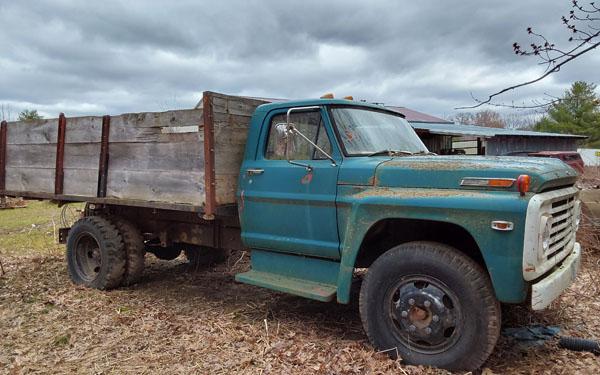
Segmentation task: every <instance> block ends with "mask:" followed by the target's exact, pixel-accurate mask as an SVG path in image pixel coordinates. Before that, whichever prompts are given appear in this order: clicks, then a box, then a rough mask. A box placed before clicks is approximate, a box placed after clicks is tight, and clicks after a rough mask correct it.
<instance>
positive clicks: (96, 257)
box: [67, 216, 126, 290]
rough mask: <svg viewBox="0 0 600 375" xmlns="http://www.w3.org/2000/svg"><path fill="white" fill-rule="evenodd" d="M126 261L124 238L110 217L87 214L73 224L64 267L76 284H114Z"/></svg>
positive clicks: (99, 286) (109, 286) (105, 286)
mask: <svg viewBox="0 0 600 375" xmlns="http://www.w3.org/2000/svg"><path fill="white" fill-rule="evenodd" d="M125 264H126V259H125V251H124V247H123V240H122V238H121V236H120V235H119V231H118V230H117V228H116V227H115V226H114V225H113V224H112V223H111V222H110V221H108V220H106V219H104V218H101V217H98V216H90V217H85V218H83V219H80V220H78V221H77V222H76V223H75V224H74V225H73V227H72V228H71V230H70V231H69V237H68V238H67V267H68V271H69V276H70V278H71V280H72V281H73V282H74V283H75V284H79V285H85V286H87V287H90V288H94V289H100V290H106V289H112V288H116V287H117V286H119V284H120V283H121V280H122V279H123V274H124V273H125Z"/></svg>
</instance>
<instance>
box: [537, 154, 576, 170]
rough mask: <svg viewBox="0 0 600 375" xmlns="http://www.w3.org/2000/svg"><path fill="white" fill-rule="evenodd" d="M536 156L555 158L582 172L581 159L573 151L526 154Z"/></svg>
mask: <svg viewBox="0 0 600 375" xmlns="http://www.w3.org/2000/svg"><path fill="white" fill-rule="evenodd" d="M528 155H529V156H533V157H536V158H556V159H559V160H562V161H563V162H564V163H565V164H567V165H568V166H570V167H571V168H573V169H575V170H576V171H577V172H579V173H583V172H584V165H583V159H582V158H581V155H579V153H578V152H575V151H539V152H532V153H530V154H528Z"/></svg>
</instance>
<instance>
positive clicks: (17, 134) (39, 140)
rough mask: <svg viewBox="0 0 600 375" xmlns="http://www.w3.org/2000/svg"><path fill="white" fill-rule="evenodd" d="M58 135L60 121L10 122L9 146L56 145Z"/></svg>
mask: <svg viewBox="0 0 600 375" xmlns="http://www.w3.org/2000/svg"><path fill="white" fill-rule="evenodd" d="M57 133H58V119H48V120H37V121H16V122H9V123H8V137H7V144H9V145H27V144H48V143H56V136H57Z"/></svg>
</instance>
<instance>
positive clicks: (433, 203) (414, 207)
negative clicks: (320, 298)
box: [337, 186, 530, 303]
mask: <svg viewBox="0 0 600 375" xmlns="http://www.w3.org/2000/svg"><path fill="white" fill-rule="evenodd" d="M529 198H530V195H527V196H525V197H521V196H520V195H519V193H514V192H500V191H488V192H483V191H472V190H471V191H470V190H459V189H403V188H385V187H370V186H369V187H364V186H361V187H357V186H339V187H338V202H337V203H338V223H339V232H340V241H341V249H340V251H341V266H340V273H339V276H338V289H337V290H338V293H337V300H338V302H340V303H348V302H349V300H350V285H351V282H352V275H353V271H354V265H355V262H356V258H357V255H358V252H359V250H360V247H361V244H362V241H363V239H364V238H365V235H366V234H367V232H368V231H369V229H370V228H371V227H372V226H373V225H375V224H376V223H377V222H379V221H381V220H385V219H418V220H429V221H439V222H446V223H451V224H456V225H458V226H460V227H462V228H464V229H465V230H466V231H467V232H468V233H470V234H471V236H472V237H473V238H474V239H475V242H476V243H477V245H478V246H479V249H480V250H481V254H482V256H483V259H484V261H485V266H486V268H487V271H488V272H489V274H490V277H491V280H492V284H493V286H494V289H495V292H496V297H497V298H498V300H500V301H501V302H507V303H519V302H522V301H524V300H525V298H526V296H527V288H526V284H525V281H524V280H523V273H522V270H521V265H522V254H523V235H524V227H525V213H526V210H527V202H528V201H529ZM493 220H506V221H511V222H513V223H514V229H513V230H512V231H509V232H500V231H496V230H493V229H492V228H491V222H492V221H493Z"/></svg>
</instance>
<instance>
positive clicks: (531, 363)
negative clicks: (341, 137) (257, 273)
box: [0, 202, 600, 374]
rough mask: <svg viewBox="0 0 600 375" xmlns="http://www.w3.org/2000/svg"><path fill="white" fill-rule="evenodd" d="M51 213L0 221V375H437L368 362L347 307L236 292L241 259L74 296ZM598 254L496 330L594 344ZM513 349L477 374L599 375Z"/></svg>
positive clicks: (4, 216)
mask: <svg viewBox="0 0 600 375" xmlns="http://www.w3.org/2000/svg"><path fill="white" fill-rule="evenodd" d="M8 211H10V212H8ZM59 211H60V210H58V209H56V208H53V207H51V206H49V205H48V204H46V203H38V202H33V203H29V205H28V207H27V208H23V209H18V210H5V211H0V261H1V263H2V270H0V372H1V373H11V374H12V373H15V374H20V373H49V372H51V373H94V374H105V373H117V374H125V373H136V374H137V373H183V374H187V373H200V374H207V373H210V374H231V373H241V374H273V373H274V374H280V373H283V374H309V373H317V374H354V373H356V374H439V373H445V372H444V371H442V370H437V369H431V368H423V367H414V366H405V365H401V364H400V363H399V362H397V361H393V360H390V359H389V358H388V357H386V356H385V355H383V354H377V353H375V352H374V351H373V349H372V348H371V347H370V345H369V344H368V342H367V339H366V336H365V335H364V333H363V331H362V327H361V323H360V318H359V315H358V308H357V305H356V304H351V305H348V306H344V305H338V304H335V303H327V304H325V303H321V302H316V301H311V300H306V299H302V298H299V297H294V296H289V295H285V294H281V293H276V292H271V291H268V290H264V289H259V288H256V287H252V286H248V285H242V284H238V283H236V282H235V281H234V280H233V277H234V274H235V273H237V272H240V271H243V270H244V269H246V268H247V267H248V262H247V260H248V254H246V253H236V254H233V255H232V257H231V258H230V260H229V261H228V263H226V264H223V265H220V266H217V267H215V268H210V269H203V270H194V269H191V267H190V266H189V265H188V264H187V263H186V262H185V259H183V258H179V259H177V260H175V261H170V262H168V261H160V260H157V259H156V258H154V257H153V256H152V255H147V258H146V262H147V269H146V272H145V274H144V276H143V278H142V280H141V281H140V282H139V283H138V284H136V285H133V286H131V287H128V288H121V289H118V290H114V291H110V292H100V291H97V290H90V289H86V288H82V287H77V286H74V285H73V284H71V283H70V281H69V279H68V276H67V272H66V265H65V261H64V256H63V253H62V252H63V247H62V246H59V245H56V244H54V242H53V236H54V233H55V230H56V229H55V228H56V225H57V222H58V221H59V219H60V216H61V215H60V212H59ZM32 225H33V226H32ZM586 250H588V249H586ZM598 254H600V253H595V252H592V249H589V250H588V251H586V254H585V260H584V267H583V270H582V273H581V276H580V277H579V279H578V281H577V283H576V284H575V285H574V286H573V287H572V288H571V289H570V290H569V291H568V292H567V293H566V294H565V295H564V296H562V297H561V298H560V299H559V300H558V301H556V302H555V303H554V304H553V306H552V307H551V308H550V309H549V310H546V311H544V312H541V313H532V312H529V311H527V309H525V308H522V307H518V306H509V307H505V308H504V309H503V313H504V317H503V327H517V326H521V325H525V324H533V323H541V324H547V325H558V326H560V327H561V334H565V335H573V336H578V337H586V338H590V337H595V338H600V313H599V312H600V274H599V272H598V270H599V269H600V255H598ZM515 344H516V343H515V342H514V341H512V339H509V338H507V337H501V339H500V342H499V343H498V346H497V348H496V350H495V351H494V353H493V354H492V356H491V357H490V359H489V360H488V362H487V363H486V364H485V366H484V368H483V370H482V371H483V374H506V373H523V374H534V373H535V374H538V373H540V374H562V373H564V374H573V373H583V374H598V373H600V357H595V356H594V355H592V354H589V353H577V352H571V351H567V350H564V349H560V348H558V346H557V343H556V341H549V342H547V343H546V344H545V345H543V346H541V347H538V348H534V349H528V350H523V349H519V348H518V346H517V345H515Z"/></svg>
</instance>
